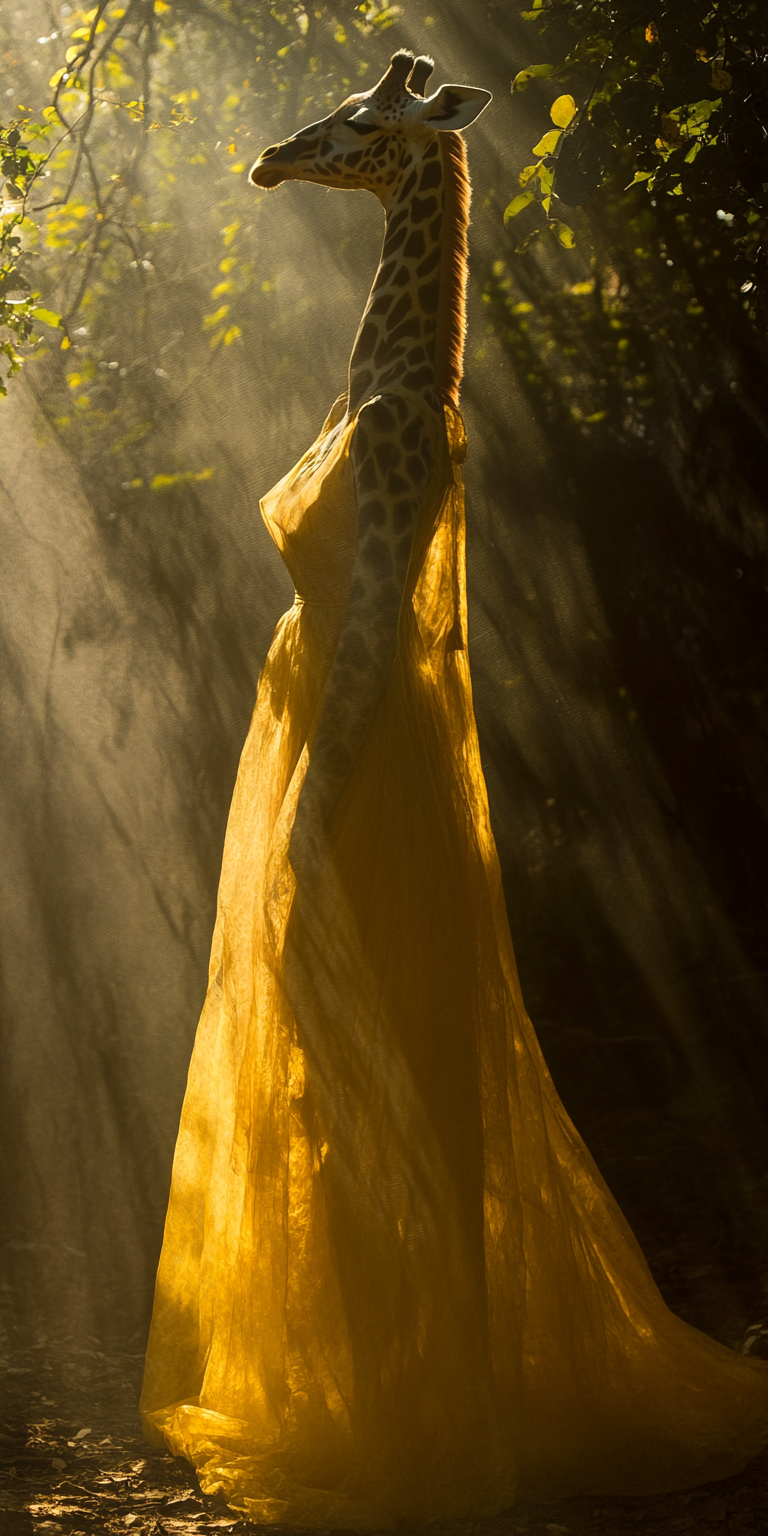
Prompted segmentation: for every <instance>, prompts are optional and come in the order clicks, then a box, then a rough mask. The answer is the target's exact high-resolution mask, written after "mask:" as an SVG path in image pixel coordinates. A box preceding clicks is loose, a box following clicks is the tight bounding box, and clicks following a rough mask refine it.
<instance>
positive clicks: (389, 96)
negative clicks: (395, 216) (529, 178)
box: [249, 52, 491, 203]
mask: <svg viewBox="0 0 768 1536" xmlns="http://www.w3.org/2000/svg"><path fill="white" fill-rule="evenodd" d="M432 68H433V65H432V60H431V59H429V58H427V57H426V55H423V56H421V57H420V58H417V59H415V58H414V56H413V54H411V53H405V52H400V53H396V54H394V55H393V57H392V60H391V62H390V65H389V69H388V70H387V72H386V74H385V75H383V76H382V78H381V80H380V81H379V83H378V85H375V86H374V88H373V90H371V91H367V92H365V93H364V94H362V95H358V96H348V97H347V99H346V101H343V102H342V103H341V106H339V107H337V108H336V110H335V112H331V114H330V116H329V117H325V118H323V119H322V121H321V122H318V123H310V125H309V126H308V127H307V128H301V129H300V130H299V132H298V133H295V134H293V136H292V137H291V138H290V139H284V140H283V142H282V143H281V144H272V145H270V147H269V148H268V149H265V150H263V151H262V153H261V155H260V156H259V158H258V160H257V161H256V164H255V165H254V166H253V167H252V169H251V172H250V176H249V180H250V181H251V182H252V184H253V185H254V186H255V187H268V188H272V187H277V186H279V185H280V183H281V182H282V181H315V182H319V183H320V185H321V186H324V187H343V188H347V189H349V190H357V191H368V192H373V193H374V194H375V195H376V196H377V197H378V198H380V200H381V201H382V202H384V203H386V201H387V194H388V191H389V189H390V188H391V187H392V185H393V183H394V182H395V180H396V178H397V175H398V172H399V170H400V168H401V165H402V161H403V158H404V156H405V154H406V153H407V150H408V145H409V141H411V140H414V139H416V140H421V141H422V142H424V141H425V140H428V139H429V138H430V137H431V136H433V135H434V134H435V133H436V132H438V131H446V130H448V131H451V130H456V129H459V128H466V127H467V126H468V125H469V124H470V123H472V122H474V120H475V118H476V117H479V115H480V113H481V112H482V111H483V108H484V107H486V106H487V105H488V102H489V101H490V100H491V93H490V91H483V90H480V89H479V87H477V86H472V85H443V86H441V88H440V90H439V91H436V92H435V94H434V95H433V96H429V97H427V98H426V99H425V97H424V96H423V95H422V91H423V89H424V86H425V85H426V82H427V80H428V79H429V76H430V74H431V73H432Z"/></svg>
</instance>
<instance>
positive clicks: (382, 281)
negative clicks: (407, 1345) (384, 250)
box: [376, 261, 423, 288]
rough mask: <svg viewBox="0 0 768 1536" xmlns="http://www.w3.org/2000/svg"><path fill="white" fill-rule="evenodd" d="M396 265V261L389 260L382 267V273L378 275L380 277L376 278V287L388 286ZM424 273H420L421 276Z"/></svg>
mask: <svg viewBox="0 0 768 1536" xmlns="http://www.w3.org/2000/svg"><path fill="white" fill-rule="evenodd" d="M395 266H396V262H394V261H388V262H387V265H386V266H385V267H382V269H381V271H380V273H379V275H378V278H377V280H376V287H377V288H386V286H387V283H388V282H389V279H390V277H391V276H392V273H393V272H394V270H395ZM422 275H423V274H422V273H420V274H419V276H422Z"/></svg>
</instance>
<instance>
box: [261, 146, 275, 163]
mask: <svg viewBox="0 0 768 1536" xmlns="http://www.w3.org/2000/svg"><path fill="white" fill-rule="evenodd" d="M279 148H280V145H279V144H270V146H269V148H268V149H263V150H262V152H261V154H260V155H259V159H260V160H268V159H269V157H270V155H276V154H277V152H278V150H279Z"/></svg>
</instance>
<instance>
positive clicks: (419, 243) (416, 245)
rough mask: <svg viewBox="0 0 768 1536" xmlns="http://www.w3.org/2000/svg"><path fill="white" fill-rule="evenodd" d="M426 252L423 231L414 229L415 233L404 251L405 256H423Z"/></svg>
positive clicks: (410, 237)
mask: <svg viewBox="0 0 768 1536" xmlns="http://www.w3.org/2000/svg"><path fill="white" fill-rule="evenodd" d="M425 250H426V246H425V244H424V236H423V234H422V233H421V230H420V229H414V231H413V233H412V234H411V235H410V236H409V238H408V243H407V245H406V247H405V250H404V251H403V255H404V256H408V257H414V256H423V255H424V252H425Z"/></svg>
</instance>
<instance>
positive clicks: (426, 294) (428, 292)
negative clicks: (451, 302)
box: [416, 277, 440, 315]
mask: <svg viewBox="0 0 768 1536" xmlns="http://www.w3.org/2000/svg"><path fill="white" fill-rule="evenodd" d="M416 297H417V299H418V301H419V304H420V305H421V308H422V309H423V311H424V313H425V314H428V315H433V314H434V312H435V310H436V309H437V301H438V299H439V297H440V279H439V277H434V278H433V279H432V282H431V283H424V285H423V287H421V288H419V290H418V292H417V294H416Z"/></svg>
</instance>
